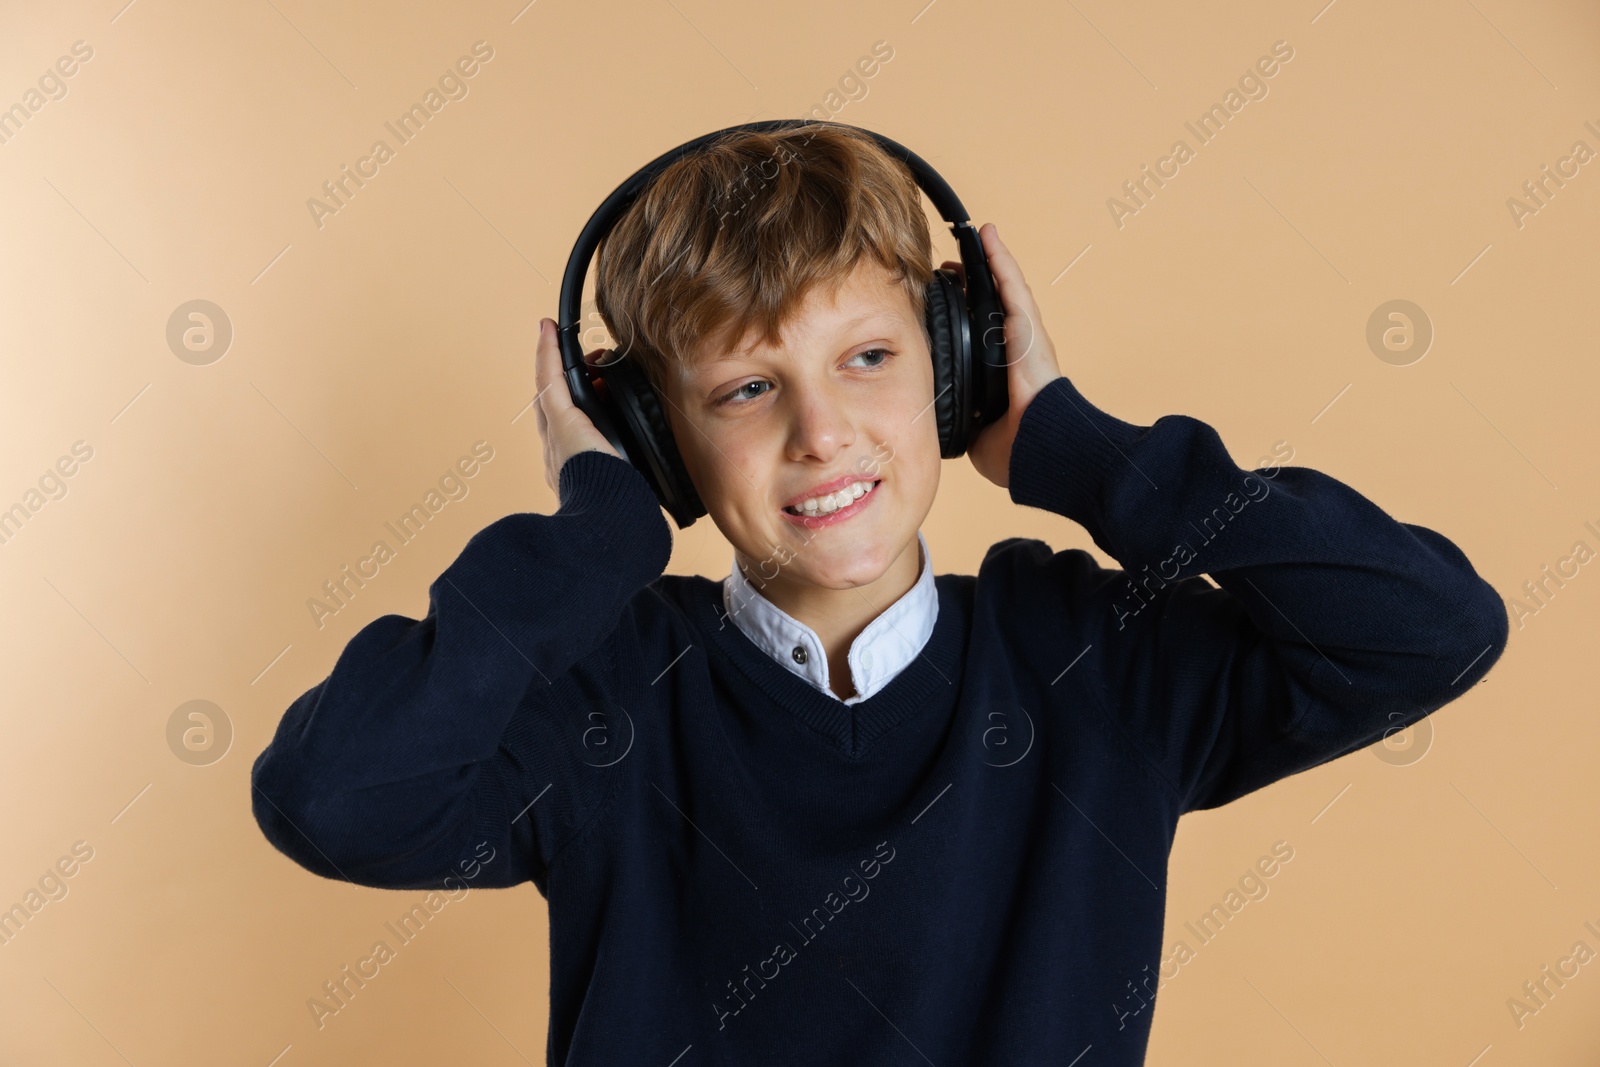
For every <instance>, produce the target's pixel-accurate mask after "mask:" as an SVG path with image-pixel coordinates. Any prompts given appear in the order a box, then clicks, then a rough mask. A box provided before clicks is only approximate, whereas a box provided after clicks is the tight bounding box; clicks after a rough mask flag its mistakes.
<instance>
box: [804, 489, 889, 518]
mask: <svg viewBox="0 0 1600 1067" xmlns="http://www.w3.org/2000/svg"><path fill="white" fill-rule="evenodd" d="M877 484H878V483H877V482H852V483H850V484H849V485H847V486H845V487H844V488H843V489H841V490H839V491H838V492H837V493H830V494H828V495H827V496H821V497H811V498H810V499H808V500H802V501H801V502H800V503H799V504H798V505H795V506H793V507H786V508H784V509H783V510H785V511H787V512H788V513H789V514H791V515H831V514H833V513H834V512H835V511H838V510H839V509H840V508H842V507H846V506H848V505H850V504H853V503H855V502H856V501H857V500H859V499H861V498H862V497H864V496H866V495H867V494H868V493H870V492H872V487H873V486H875V485H877Z"/></svg>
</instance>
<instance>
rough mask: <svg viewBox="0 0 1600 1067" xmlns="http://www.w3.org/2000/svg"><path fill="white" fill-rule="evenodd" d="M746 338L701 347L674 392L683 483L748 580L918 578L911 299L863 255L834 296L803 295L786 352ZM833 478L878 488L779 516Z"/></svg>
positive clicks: (765, 584) (916, 347)
mask: <svg viewBox="0 0 1600 1067" xmlns="http://www.w3.org/2000/svg"><path fill="white" fill-rule="evenodd" d="M753 336H754V335H753V334H752V335H751V336H750V337H747V338H746V339H744V340H742V341H741V342H740V343H739V344H738V345H737V346H732V345H728V344H726V343H725V342H709V343H707V344H705V345H704V346H703V347H702V349H701V350H700V351H697V352H695V353H693V354H692V360H691V362H692V366H690V367H686V368H683V369H681V370H679V371H677V372H676V374H675V375H669V379H670V380H669V386H668V399H669V400H670V401H671V403H670V405H669V407H668V418H669V419H670V420H671V424H672V431H673V436H674V438H675V439H676V441H677V444H678V448H679V451H680V452H681V453H682V454H683V459H684V463H685V465H686V466H687V468H688V470H689V475H690V477H691V478H693V480H694V484H695V488H696V489H697V490H698V491H699V493H700V499H701V500H702V501H703V502H704V503H705V505H706V511H707V513H708V514H709V515H710V516H711V519H712V521H713V522H715V523H716V524H717V527H718V528H719V529H720V530H721V531H722V533H723V536H725V537H727V539H728V540H729V542H731V543H732V545H733V547H734V550H735V552H736V553H737V555H738V558H739V562H740V563H741V564H743V566H744V567H745V568H746V572H747V575H748V576H749V577H750V579H751V580H752V582H753V583H754V584H755V585H756V588H758V589H761V590H762V591H763V592H764V593H765V594H767V595H768V597H769V598H771V595H772V591H773V590H772V586H773V585H776V586H778V588H779V589H780V590H788V591H791V592H801V591H802V590H803V589H804V588H806V587H816V586H820V587H824V588H828V589H849V588H851V587H858V586H867V585H870V584H871V583H873V582H876V581H877V580H878V579H879V578H881V577H883V576H884V574H885V572H886V571H888V570H889V569H890V567H891V566H892V565H895V564H899V566H898V567H897V568H896V571H897V573H900V574H902V576H903V575H904V573H908V574H909V578H908V579H907V580H906V582H905V583H902V584H909V582H910V581H915V579H916V576H917V573H918V570H919V569H920V562H919V553H918V550H917V530H918V529H919V528H920V527H921V525H922V521H923V519H924V518H925V517H926V516H927V514H928V511H929V509H931V508H932V506H933V498H934V494H935V493H936V492H937V491H938V488H939V471H940V456H939V428H938V420H937V415H936V413H935V411H934V409H933V407H932V403H933V399H934V396H933V364H932V361H931V359H930V356H929V352H928V341H927V337H926V335H925V333H924V330H923V325H922V323H921V322H920V321H918V320H917V318H916V317H915V315H914V313H913V310H912V306H911V299H910V297H909V296H908V295H907V294H906V292H905V290H904V289H903V288H902V287H901V286H900V285H899V284H898V283H896V282H894V281H893V280H892V279H891V276H890V275H889V273H888V272H887V271H886V270H884V269H883V268H882V267H881V266H879V265H878V264H877V263H875V262H873V261H871V260H863V261H862V263H860V264H858V265H857V267H856V269H855V270H854V272H853V273H852V274H851V275H850V276H849V277H848V278H847V279H846V281H845V282H844V283H842V284H841V285H840V287H839V290H838V291H837V293H836V294H830V293H829V292H828V289H827V287H826V286H825V285H819V286H816V287H815V288H813V289H812V290H811V292H810V293H808V294H807V298H806V301H805V303H804V305H803V307H802V308H801V311H800V314H799V316H798V318H797V319H796V320H795V321H793V322H791V323H790V324H789V326H788V327H787V329H786V330H785V331H784V344H783V345H782V346H781V347H778V348H770V347H768V346H765V345H754V344H753V343H752V340H753ZM841 477H843V478H846V479H848V480H859V481H861V482H863V483H866V484H871V483H873V482H877V483H878V484H877V485H876V487H875V488H873V489H872V490H871V492H870V493H869V494H868V495H866V496H863V497H861V498H858V499H856V500H855V502H854V504H853V505H852V506H848V507H846V508H841V509H840V510H839V512H838V513H836V514H834V515H831V516H827V515H824V514H823V513H822V512H823V511H825V510H826V509H825V508H824V509H822V511H819V512H817V513H813V514H811V515H806V514H804V513H802V515H793V514H788V513H786V512H785V510H784V505H786V504H788V503H790V502H791V501H793V500H795V499H796V498H805V497H816V496H820V495H822V494H817V493H814V492H812V490H813V489H814V488H815V487H817V486H819V485H823V484H825V483H830V482H833V481H834V480H835V479H838V478H841ZM837 502H838V498H835V499H834V500H833V501H830V503H837ZM908 554H909V562H908ZM903 591H904V590H898V592H903ZM874 603H876V604H878V606H880V607H887V606H888V605H887V603H881V602H879V601H877V600H876V599H874Z"/></svg>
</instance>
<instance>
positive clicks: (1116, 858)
mask: <svg viewBox="0 0 1600 1067" xmlns="http://www.w3.org/2000/svg"><path fill="white" fill-rule="evenodd" d="M559 489H560V507H559V510H557V511H556V513H555V514H553V515H539V514H513V515H508V516H506V517H504V518H502V519H499V520H497V521H495V522H493V523H491V524H490V525H489V526H487V527H485V528H484V529H483V530H481V531H480V532H479V533H477V534H476V535H475V536H474V537H473V538H472V539H471V540H470V541H469V542H468V543H467V545H466V547H465V548H464V549H463V550H462V552H461V554H460V556H459V557H458V558H457V559H456V560H455V562H453V563H452V564H451V565H450V566H449V567H448V568H447V569H446V570H445V571H444V573H443V574H442V575H440V577H439V578H438V580H437V581H435V582H434V583H433V585H432V586H431V587H430V589H429V595H430V602H429V608H428V613H427V615H426V617H424V618H423V619H421V620H415V619H410V618H407V617H405V616H402V615H385V616H383V617H381V618H379V619H376V620H374V621H373V622H371V623H369V624H368V625H367V626H366V627H365V628H363V629H362V630H361V631H360V632H359V633H357V634H356V635H355V636H354V637H353V638H351V640H350V642H349V643H348V645H346V647H345V649H344V650H343V652H342V654H341V655H340V656H339V659H338V661H337V663H336V664H335V665H334V668H333V671H332V673H331V674H330V675H329V676H328V678H327V679H325V680H324V681H322V682H320V683H319V684H317V685H316V686H314V687H312V688H311V689H310V690H308V691H307V692H306V693H305V694H304V695H302V696H301V697H300V698H299V699H298V700H296V701H295V702H294V703H293V705H291V706H290V708H289V710H288V712H287V713H286V714H285V715H284V717H283V720H282V722H281V723H280V724H279V727H278V730H277V733H276V736H275V737H274V738H273V740H272V743H271V745H270V746H269V747H268V748H267V749H266V751H264V752H263V753H261V755H260V757H259V758H258V759H257V760H256V762H255V766H254V770H253V773H252V782H253V786H254V789H253V792H252V798H253V807H254V813H255V817H256V820H257V822H258V823H259V825H260V826H261V829H262V832H263V833H264V834H265V835H266V836H267V838H268V840H269V841H271V842H272V844H273V845H275V846H276V847H277V848H278V849H280V850H282V851H283V852H284V853H285V854H287V855H288V856H289V857H290V858H292V859H293V860H294V861H295V862H296V863H298V864H300V865H301V866H303V867H305V868H306V869H308V870H310V871H313V872H315V873H317V874H319V875H323V876H325V877H328V878H341V879H347V880H349V881H351V882H354V883H356V884H358V885H364V886H377V887H383V888H390V889H412V890H417V889H424V888H441V887H447V886H452V885H453V886H459V885H461V884H463V883H464V882H465V884H468V885H471V886H474V887H484V886H495V887H503V886H515V885H519V884H521V883H523V882H528V881H531V882H532V883H533V884H534V885H535V886H536V887H537V888H538V889H539V891H540V893H541V894H543V896H544V897H545V898H546V900H547V901H548V905H549V916H550V959H551V964H550V965H551V976H550V1028H549V1040H548V1046H547V1054H548V1060H549V1062H550V1063H551V1064H575V1065H577V1064H581V1065H599V1064H606V1065H611V1064H618V1065H622V1064H627V1065H634V1064H655V1065H659V1067H666V1065H668V1064H677V1065H678V1067H690V1065H692V1064H726V1065H730V1067H752V1065H757V1064H760V1065H765V1067H771V1065H778V1064H796V1065H801V1064H803V1065H806V1067H818V1065H855V1064H862V1065H865V1064H872V1065H883V1064H924V1063H932V1064H936V1065H938V1067H960V1065H966V1064H1005V1065H1008V1067H1015V1065H1018V1064H1047V1063H1048V1064H1057V1065H1061V1067H1065V1065H1067V1064H1070V1063H1078V1064H1079V1065H1080V1067H1090V1065H1092V1067H1105V1065H1107V1064H1115V1065H1126V1064H1138V1063H1142V1062H1143V1059H1144V1052H1145V1046H1146V1043H1147V1040H1148V1036H1149V1029H1150V1021H1151V1018H1152V1017H1153V1011H1143V1010H1136V1009H1137V1004H1135V1002H1134V1001H1133V1000H1132V998H1130V995H1129V990H1130V989H1135V988H1137V987H1136V985H1135V983H1143V984H1144V987H1145V988H1146V989H1147V990H1148V989H1150V988H1152V986H1151V985H1150V984H1149V983H1150V980H1151V979H1152V977H1153V975H1154V973H1155V970H1156V968H1157V967H1159V966H1160V965H1161V961H1162V932H1163V931H1162V920H1163V914H1164V904H1165V893H1166V874H1167V855H1168V852H1169V850H1170V848H1171V846H1172V842H1173V836H1174V833H1175V831H1176V829H1177V825H1178V817H1179V816H1180V815H1182V814H1183V813H1184V812H1186V811H1191V810H1195V809H1201V808H1211V807H1215V806H1217V805H1219V804H1225V803H1227V802H1228V801H1230V800H1234V799H1236V798H1238V797H1241V796H1244V795H1245V794H1246V793H1249V792H1250V791H1252V790H1255V789H1259V788H1261V787H1262V786H1265V785H1267V784H1268V783H1270V782H1274V781H1277V780H1278V779H1281V778H1283V777H1285V776H1286V775H1291V774H1294V773H1296V772H1299V771H1303V770H1305V769H1307V768H1310V767H1314V766H1317V765H1318V764H1322V763H1325V762H1327V761H1329V760H1331V759H1334V758H1336V757H1338V756H1342V755H1344V754H1346V753H1349V752H1352V751H1354V750H1356V749H1359V748H1361V747H1363V746H1366V745H1370V744H1372V743H1373V742H1375V741H1377V740H1378V739H1379V738H1381V737H1382V736H1383V735H1384V733H1385V732H1386V731H1388V730H1390V729H1394V728H1398V727H1401V726H1405V725H1408V724H1410V723H1413V722H1415V721H1417V720H1418V719H1420V718H1422V717H1423V716H1425V715H1427V714H1428V713H1429V712H1431V711H1433V710H1435V709H1437V708H1439V707H1441V706H1442V705H1444V704H1446V703H1448V702H1449V701H1451V700H1453V699H1454V698H1456V697H1457V696H1460V695H1461V694H1462V693H1464V692H1466V691H1467V689H1469V688H1470V687H1471V686H1472V685H1473V684H1474V683H1475V682H1476V681H1477V680H1478V679H1480V678H1481V677H1483V675H1484V674H1485V673H1486V672H1487V671H1488V670H1489V668H1490V666H1491V665H1492V664H1493V663H1494V662H1495V661H1496V660H1497V659H1498V658H1499V656H1500V653H1501V651H1502V650H1503V648H1504V647H1505V643H1506V638H1507V633H1508V620H1507V617H1506V612H1505V608H1504V606H1503V604H1502V602H1501V599H1500V597H1499V596H1498V595H1497V594H1496V593H1495V591H1494V589H1493V588H1492V587H1491V586H1490V585H1489V584H1488V583H1486V582H1485V581H1484V580H1483V579H1481V578H1480V577H1479V576H1478V575H1477V573H1476V572H1475V571H1474V570H1473V568H1472V565H1471V564H1470V563H1469V562H1468V561H1467V559H1466V557H1465V556H1464V555H1463V554H1462V553H1461V551H1460V550H1459V549H1458V548H1457V547H1456V546H1455V545H1454V544H1453V543H1451V542H1450V541H1449V540H1447V539H1446V538H1444V537H1442V536H1441V535H1439V534H1437V533H1435V532H1433V531H1432V530H1429V529H1426V528H1424V527H1421V526H1413V525H1410V524H1406V523H1401V522H1397V521H1396V520H1394V519H1392V518H1390V517H1389V516H1388V515H1387V514H1385V513H1384V512H1383V511H1382V510H1380V509H1379V508H1378V507H1377V506H1376V505H1374V504H1373V503H1371V502H1370V501H1368V500H1367V499H1366V498H1365V497H1363V496H1361V495H1360V494H1359V493H1357V492H1355V491H1354V490H1353V489H1351V488H1350V487H1348V486H1346V485H1344V484H1343V483H1342V482H1339V481H1336V480H1335V479H1333V478H1330V477H1328V476H1327V475H1324V474H1321V473H1318V472H1317V471H1314V470H1311V469H1308V468H1304V467H1293V466H1278V467H1270V468H1263V469H1261V470H1260V471H1258V472H1254V473H1253V472H1250V471H1246V470H1243V469H1241V468H1240V467H1238V466H1236V465H1235V464H1234V463H1233V461H1232V460H1231V459H1230V458H1229V455H1228V453H1227V451H1226V449H1225V448H1224V447H1223V444H1222V441H1221V440H1220V438H1219V437H1218V435H1217V433H1216V431H1215V430H1213V429H1212V428H1211V427H1210V426H1208V425H1206V424H1205V423H1203V422H1200V421H1198V420H1196V419H1193V418H1190V417H1188V416H1184V415H1169V416H1166V417H1164V418H1161V419H1158V420H1157V421H1156V423H1155V424H1154V425H1153V426H1147V427H1146V426H1137V425H1133V424H1130V423H1127V422H1124V421H1122V420H1120V419H1117V418H1114V417H1113V416H1111V415H1108V414H1106V413H1105V412H1103V411H1100V410H1099V409H1097V408H1096V407H1094V406H1093V405H1091V404H1090V403H1089V402H1088V401H1087V400H1085V399H1084V398H1083V396H1082V395H1081V394H1080V393H1079V392H1078V391H1077V389H1076V388H1075V387H1074V386H1073V384H1072V383H1071V382H1070V381H1069V380H1068V379H1066V378H1060V379H1058V380H1056V381H1055V382H1052V383H1051V384H1050V385H1049V386H1047V387H1046V388H1045V389H1044V390H1043V391H1042V392H1040V393H1039V394H1038V396H1036V397H1035V399H1034V400H1033V402H1032V404H1031V405H1030V406H1029V407H1028V409H1027V411H1026V412H1025V413H1024V417H1023V419H1022V422H1021V426H1020V428H1019V431H1018V434H1017V437H1016V443H1015V446H1014V448H1013V451H1012V457H1011V465H1010V495H1011V498H1012V500H1014V501H1015V502H1017V503H1019V504H1024V505H1029V506H1033V507H1039V508H1046V509H1048V510H1050V511H1053V512H1055V513H1056V514H1058V515H1062V516H1064V517H1066V518H1069V519H1072V520H1073V521H1075V522H1078V523H1081V524H1082V525H1083V526H1084V527H1085V528H1086V529H1087V530H1088V532H1089V534H1090V536H1091V537H1092V538H1093V540H1094V543H1095V544H1096V545H1097V546H1099V548H1100V549H1101V550H1102V551H1104V552H1105V553H1106V554H1107V555H1108V556H1110V557H1112V558H1113V559H1114V560H1115V561H1116V562H1117V563H1120V564H1121V568H1120V569H1116V568H1112V569H1107V568H1104V567H1101V566H1100V565H1099V564H1098V563H1097V562H1096V561H1095V558H1094V557H1093V556H1091V555H1090V554H1089V553H1088V552H1085V551H1082V550H1079V549H1068V550H1064V551H1059V552H1053V551H1052V550H1051V548H1050V547H1049V546H1048V545H1046V544H1045V543H1043V542H1041V541H1039V540H1036V539H1030V538H1008V539H1005V540H1002V541H998V542H997V543H995V544H994V545H993V546H992V547H991V548H990V549H989V551H988V553H987V554H986V555H985V557H984V559H983V562H982V564H981V565H980V567H979V569H978V574H977V575H976V576H973V575H963V574H941V575H938V576H937V578H936V579H935V581H936V585H937V587H938V594H939V615H938V622H937V625H936V627H935V630H934V633H933V635H932V637H931V638H930V639H929V641H928V644H927V646H926V647H925V648H924V649H923V651H922V654H921V655H920V656H919V657H918V658H917V659H916V660H915V661H913V663H912V664H911V665H910V666H909V667H907V668H906V669H905V670H904V671H902V672H901V673H900V674H899V675H897V676H896V677H895V678H894V680H893V681H892V682H891V683H890V684H889V685H888V686H887V688H885V689H884V690H883V691H882V692H880V693H878V694H876V695H875V696H873V697H872V698H870V699H868V700H866V701H864V702H862V703H860V704H858V705H855V706H846V705H845V704H843V703H841V702H840V701H839V700H837V699H835V698H834V697H832V696H831V695H828V694H824V693H821V692H819V691H817V690H816V689H814V688H812V687H810V686H808V685H807V684H806V683H805V682H804V681H803V680H802V679H800V678H797V677H796V676H794V675H793V674H791V673H790V672H789V671H787V670H785V669H784V668H783V667H782V666H781V665H779V664H778V663H777V662H775V661H774V660H772V659H771V658H769V657H768V656H766V655H765V654H764V653H763V652H762V651H760V649H759V648H758V647H757V646H756V645H754V644H753V643H752V642H751V641H750V640H749V639H748V638H747V637H745V636H744V635H743V633H741V632H740V630H739V629H738V628H737V627H735V626H734V625H732V622H731V620H729V619H726V618H724V617H722V605H721V599H720V596H719V587H718V583H716V582H713V581H711V580H710V579H707V578H704V577H699V576H688V575H667V574H664V573H663V572H664V570H665V569H666V566H667V563H668V559H669V556H670V553H671V548H672V532H671V530H670V528H669V526H668V524H667V519H666V517H665V516H664V515H663V513H662V511H661V509H660V508H659V506H658V504H657V502H656V500H655V497H654V495H653V494H652V492H651V490H650V488H649V486H648V485H647V483H646V482H645V480H644V478H643V477H642V476H641V475H640V474H639V473H638V472H637V471H635V470H634V469H633V468H632V467H631V466H629V465H628V464H627V463H625V462H624V461H622V460H620V459H618V458H616V457H615V456H612V455H609V454H607V453H602V452H594V451H590V452H582V453H579V454H577V455H575V456H573V457H572V458H571V459H569V460H568V461H567V462H566V464H565V465H564V466H563V467H562V469H561V472H560V483H559ZM1201 574H1206V575H1209V576H1210V577H1211V578H1212V579H1213V580H1214V581H1215V583H1216V586H1213V585H1212V584H1211V583H1210V582H1207V581H1206V580H1205V578H1203V577H1200V575H1201ZM469 870H470V879H471V880H470V882H467V881H465V880H466V879H467V878H468V877H469V875H468V874H466V873H464V872H468V871H469ZM447 879H448V881H447ZM1140 1003H1142V1000H1141V1001H1140ZM1090 1049H1092V1053H1091V1054H1090V1055H1089V1056H1088V1057H1085V1058H1084V1059H1082V1060H1077V1059H1076V1057H1079V1056H1080V1055H1082V1054H1083V1053H1084V1052H1085V1051H1086V1050H1090ZM679 1057H681V1058H679Z"/></svg>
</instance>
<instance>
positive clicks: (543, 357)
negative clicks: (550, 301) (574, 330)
mask: <svg viewBox="0 0 1600 1067" xmlns="http://www.w3.org/2000/svg"><path fill="white" fill-rule="evenodd" d="M539 321H540V323H541V324H543V323H546V322H548V323H549V325H548V326H542V329H541V332H540V335H539V375H538V382H537V384H538V386H539V403H540V404H541V405H542V407H543V411H544V413H545V415H546V416H553V415H559V414H561V412H562V410H563V408H565V407H569V406H571V404H572V395H571V393H569V392H568V391H567V387H566V372H565V370H564V369H563V368H562V365H561V349H560V346H559V345H558V344H557V343H556V324H555V322H554V320H550V319H541V320H539Z"/></svg>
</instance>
